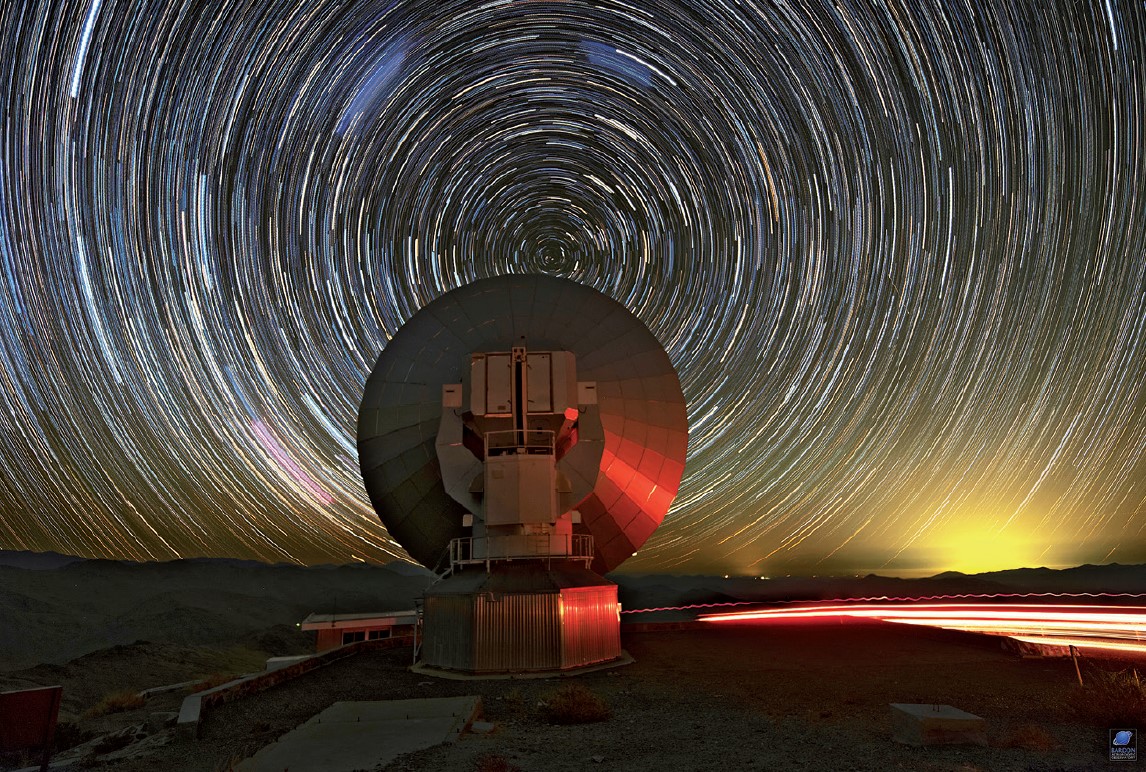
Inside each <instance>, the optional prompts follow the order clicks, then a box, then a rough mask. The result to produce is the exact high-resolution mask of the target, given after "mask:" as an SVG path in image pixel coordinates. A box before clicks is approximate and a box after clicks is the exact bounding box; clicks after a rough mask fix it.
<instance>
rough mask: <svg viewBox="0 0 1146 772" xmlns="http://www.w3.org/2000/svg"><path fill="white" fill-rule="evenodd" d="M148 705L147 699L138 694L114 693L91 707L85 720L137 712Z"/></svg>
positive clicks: (85, 714)
mask: <svg viewBox="0 0 1146 772" xmlns="http://www.w3.org/2000/svg"><path fill="white" fill-rule="evenodd" d="M146 704H147V698H146V697H144V696H143V695H142V694H139V693H138V692H132V691H125V692H114V693H112V694H109V695H107V696H106V697H104V698H103V699H102V700H100V701H99V702H97V703H96V704H95V705H93V706H91V707H90V708H88V709H87V711H86V712H85V713H84V716H83V717H84V718H98V717H99V716H106V715H107V714H109V713H123V712H125V711H128V710H136V709H137V708H142V707H143V706H144V705H146Z"/></svg>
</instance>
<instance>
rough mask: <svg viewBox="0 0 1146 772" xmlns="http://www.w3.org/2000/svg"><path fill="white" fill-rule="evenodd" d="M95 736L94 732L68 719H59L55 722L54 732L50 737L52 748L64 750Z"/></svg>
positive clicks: (57, 750)
mask: <svg viewBox="0 0 1146 772" xmlns="http://www.w3.org/2000/svg"><path fill="white" fill-rule="evenodd" d="M93 737H95V732H92V731H91V730H88V729H84V728H82V727H80V726H79V725H77V724H73V723H71V722H70V721H61V722H60V723H58V724H56V734H55V735H54V736H53V737H52V748H53V749H54V750H55V751H56V752H59V751H66V750H68V749H69V748H74V747H76V746H77V745H82V744H84V743H86V742H87V741H88V740H90V739H92V738H93Z"/></svg>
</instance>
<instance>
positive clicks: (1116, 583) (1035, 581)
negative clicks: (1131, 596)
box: [609, 563, 1146, 619]
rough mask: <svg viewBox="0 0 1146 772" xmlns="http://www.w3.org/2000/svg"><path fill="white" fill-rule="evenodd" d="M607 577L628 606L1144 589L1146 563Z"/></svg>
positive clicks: (1104, 591) (626, 607) (1128, 591)
mask: <svg viewBox="0 0 1146 772" xmlns="http://www.w3.org/2000/svg"><path fill="white" fill-rule="evenodd" d="M609 578H610V579H612V580H613V581H615V582H617V584H618V585H619V587H620V589H619V595H620V599H621V605H622V606H623V607H624V608H625V609H627V610H633V609H643V608H664V607H670V606H684V605H689V604H706V603H727V602H730V601H732V602H735V601H747V602H760V603H766V602H780V601H791V600H832V599H835V598H864V597H883V596H886V597H888V598H912V597H925V596H935V595H964V594H983V595H986V594H994V593H1038V592H1074V593H1082V592H1090V593H1146V565H1133V566H1123V565H1119V564H1117V563H1111V564H1110V565H1106V566H1092V565H1086V566H1078V567H1077V568H1065V569H1061V570H1055V569H1051V568H1019V569H1014V570H1010V571H994V572H991V573H985V574H974V575H967V574H961V573H959V572H957V571H948V572H946V573H942V574H938V575H937V576H933V577H929V578H922V579H898V578H894V577H887V576H878V575H876V574H869V575H868V576H865V577H863V578H850V577H785V578H780V579H757V578H755V577H735V576H734V577H729V578H728V579H725V578H724V577H722V576H672V575H663V574H649V575H633V574H617V575H611V576H610V577H609ZM642 618H645V617H642ZM648 618H649V619H652V618H654V617H648ZM634 619H636V617H634Z"/></svg>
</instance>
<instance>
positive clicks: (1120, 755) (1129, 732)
mask: <svg viewBox="0 0 1146 772" xmlns="http://www.w3.org/2000/svg"><path fill="white" fill-rule="evenodd" d="M1110 760H1111V761H1137V760H1138V730H1136V729H1111V730H1110Z"/></svg>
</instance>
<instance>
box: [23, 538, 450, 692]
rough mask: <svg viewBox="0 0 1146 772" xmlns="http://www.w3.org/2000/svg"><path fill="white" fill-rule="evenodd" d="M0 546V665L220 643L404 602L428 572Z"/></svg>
mask: <svg viewBox="0 0 1146 772" xmlns="http://www.w3.org/2000/svg"><path fill="white" fill-rule="evenodd" d="M14 554H16V555H20V554H21V553H11V552H9V553H0V620H3V624H0V670H13V669H18V668H24V667H29V666H31V665H36V664H40V663H51V664H62V663H64V662H67V661H69V660H71V659H74V658H75V657H79V656H81V655H83V654H87V653H90V652H93V651H98V650H100V649H105V648H108V647H110V646H116V645H124V644H130V643H133V642H135V641H140V640H145V641H152V642H155V643H176V644H181V645H212V644H220V643H228V642H231V641H233V640H236V639H237V638H241V637H243V636H245V635H249V634H252V633H255V632H258V631H261V630H266V629H268V628H271V627H274V626H276V625H284V624H285V625H292V626H293V625H295V624H296V623H298V622H300V621H302V619H304V618H305V617H306V616H307V614H310V613H311V612H346V613H350V612H363V611H391V610H402V609H409V608H412V607H413V605H414V599H415V598H416V597H418V596H420V595H421V593H422V591H423V590H424V589H425V588H426V586H428V585H429V583H430V581H431V580H432V579H433V574H431V573H430V572H428V571H425V570H424V569H421V568H416V567H413V566H411V565H410V564H407V563H399V564H396V565H394V566H393V567H391V566H377V565H366V564H356V565H349V566H320V567H313V568H308V567H302V566H293V565H274V566H272V565H267V564H263V563H257V562H253V561H235V560H226V559H223V560H214V559H194V560H176V561H171V562H166V563H128V562H121V561H113V560H79V559H75V560H72V561H69V562H64V561H58V562H59V565H58V566H57V567H55V568H49V567H47V564H48V563H49V562H51V560H54V559H56V558H60V557H63V556H56V558H48V559H46V560H44V561H35V560H29V559H28V558H26V557H21V558H19V559H20V561H21V562H22V563H28V562H31V563H32V564H33V565H35V566H36V567H35V568H28V567H15V566H13V565H11V564H10V562H15V561H14V559H11V557H10V556H12V555H14Z"/></svg>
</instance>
